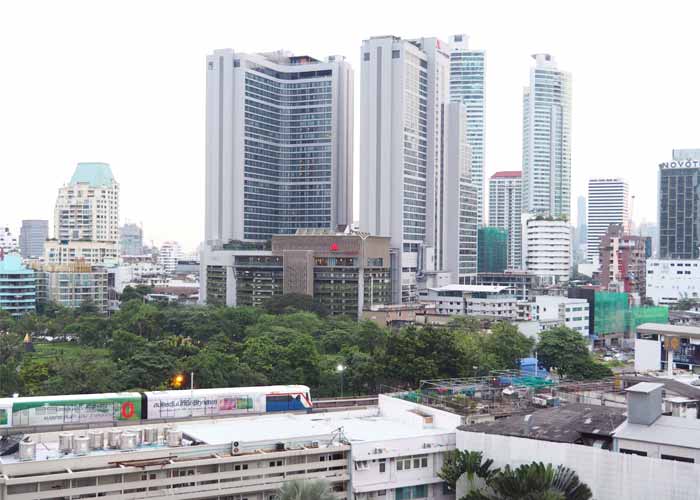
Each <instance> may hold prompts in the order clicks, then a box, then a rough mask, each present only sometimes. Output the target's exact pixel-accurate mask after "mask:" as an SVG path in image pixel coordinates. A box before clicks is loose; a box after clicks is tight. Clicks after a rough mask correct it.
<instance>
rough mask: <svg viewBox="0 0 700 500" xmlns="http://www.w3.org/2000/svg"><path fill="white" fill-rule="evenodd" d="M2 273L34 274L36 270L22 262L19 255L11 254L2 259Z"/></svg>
mask: <svg viewBox="0 0 700 500" xmlns="http://www.w3.org/2000/svg"><path fill="white" fill-rule="evenodd" d="M0 274H34V271H32V270H31V269H27V268H26V267H25V266H24V265H23V264H22V258H21V257H20V256H19V255H15V254H11V255H5V256H4V258H1V259H0Z"/></svg>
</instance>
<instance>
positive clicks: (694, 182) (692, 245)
mask: <svg viewBox="0 0 700 500" xmlns="http://www.w3.org/2000/svg"><path fill="white" fill-rule="evenodd" d="M698 190H700V150H697V149H674V150H673V160H672V161H670V162H664V163H661V164H659V196H658V199H659V252H658V256H659V258H662V259H697V258H700V200H699V199H698V195H697V193H698Z"/></svg>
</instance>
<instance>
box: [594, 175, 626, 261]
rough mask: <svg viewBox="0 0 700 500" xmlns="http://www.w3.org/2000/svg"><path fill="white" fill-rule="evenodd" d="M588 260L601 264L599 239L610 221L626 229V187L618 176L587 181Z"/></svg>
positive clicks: (606, 229) (624, 182) (624, 181)
mask: <svg viewBox="0 0 700 500" xmlns="http://www.w3.org/2000/svg"><path fill="white" fill-rule="evenodd" d="M587 221H588V222H587V231H588V235H587V251H586V255H587V259H588V262H590V263H591V264H596V265H600V242H601V238H602V237H603V236H604V235H605V233H606V232H607V231H608V228H609V227H610V225H611V224H615V225H622V227H623V229H624V230H625V231H629V229H630V226H629V188H628V186H627V181H626V180H624V179H619V178H609V179H590V180H589V181H588V219H587Z"/></svg>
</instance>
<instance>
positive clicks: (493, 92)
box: [0, 0, 700, 250]
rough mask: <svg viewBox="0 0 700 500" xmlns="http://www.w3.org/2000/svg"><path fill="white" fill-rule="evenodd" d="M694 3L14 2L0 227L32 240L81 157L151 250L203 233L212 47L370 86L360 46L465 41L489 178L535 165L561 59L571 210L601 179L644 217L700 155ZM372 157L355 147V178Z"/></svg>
mask: <svg viewBox="0 0 700 500" xmlns="http://www.w3.org/2000/svg"><path fill="white" fill-rule="evenodd" d="M694 5H695V4H694V3H693V2H670V1H666V2H640V1H635V2H619V1H609V0H608V1H601V2H597V1H585V2H584V1H581V2H576V3H574V2H569V1H562V0H558V1H553V2H529V1H524V0H519V1H514V2H504V1H493V0H491V1H483V2H481V1H479V2H473V1H464V0H463V1H459V2H437V3H436V2H425V1H421V2H412V1H406V0H404V1H397V2H389V1H372V2H361V1H352V2H351V1H345V2H334V1H329V0H326V1H322V2H305V1H301V0H296V1H284V2H273V1H269V0H268V1H263V2H252V1H251V2H242V1H232V0H231V1H226V2H214V1H204V0H199V1H191V2H187V3H185V2H175V1H163V2H157V1H133V2H132V1H125V0H121V1H115V2H101V1H96V0H92V1H85V2H80V1H67V0H66V1H60V2H57V1H46V2H36V1H3V2H2V3H0V183H1V184H0V223H7V224H10V226H12V227H13V228H14V230H16V231H18V230H19V224H20V221H21V219H24V218H44V219H50V220H52V218H53V205H54V202H55V197H56V192H57V189H58V187H59V186H60V185H61V184H63V183H65V182H67V181H68V180H69V178H70V176H71V174H72V172H73V169H74V167H75V164H76V163H77V162H80V161H104V162H108V163H110V164H111V165H112V170H113V172H114V174H115V176H116V178H117V180H118V181H119V183H120V186H121V218H122V221H136V222H142V223H143V225H144V231H145V236H146V239H147V241H148V242H150V241H151V240H153V241H154V242H155V243H160V242H162V241H164V240H167V239H176V240H179V241H181V242H182V243H183V244H184V246H185V248H186V249H188V250H191V249H194V248H195V247H196V246H197V244H198V243H199V241H200V240H201V238H202V237H203V223H204V208H203V207H204V97H205V96H204V77H205V65H204V61H205V56H206V54H207V53H209V52H211V51H212V50H214V49H216V48H223V47H232V48H234V49H236V50H239V51H250V52H257V51H270V50H275V49H280V48H283V49H287V50H290V51H292V52H295V53H298V54H309V55H312V56H315V57H318V58H324V57H325V56H327V55H329V54H342V55H345V56H346V57H347V58H348V59H349V61H350V62H351V64H352V65H353V66H354V67H355V69H356V74H355V78H356V79H358V78H359V53H360V43H361V41H362V40H363V39H364V38H367V37H369V36H375V35H385V34H394V35H397V36H401V37H418V36H438V37H440V38H442V39H443V40H447V38H448V36H449V35H451V34H454V33H467V34H468V35H469V36H470V43H471V45H472V46H473V47H474V48H483V49H485V50H486V51H487V74H486V159H485V164H486V174H487V176H489V175H491V173H493V172H495V171H497V170H518V169H520V168H521V140H522V105H521V96H522V87H523V86H524V85H527V83H528V75H529V70H528V68H529V67H530V65H531V59H530V57H529V56H530V54H533V53H535V52H548V53H551V54H553V55H554V56H555V57H556V59H557V61H558V62H559V66H560V67H561V68H562V69H565V70H568V71H570V72H571V73H572V74H573V111H572V116H573V118H572V121H573V131H572V143H573V150H572V170H573V173H572V178H573V186H572V188H573V189H572V207H573V208H574V210H575V207H576V197H577V196H578V195H579V194H585V190H586V182H587V180H588V179H589V178H590V177H597V176H622V177H625V178H627V179H628V180H629V182H630V186H631V192H632V193H633V194H635V195H636V201H635V204H634V217H635V219H636V220H637V221H642V220H647V221H654V220H655V219H656V203H657V201H656V183H657V180H656V174H657V164H658V163H659V162H661V161H665V160H668V159H670V155H671V149H673V148H693V147H700V126H699V125H698V122H697V121H696V120H698V118H699V117H700V99H699V98H698V97H699V96H698V94H699V93H700V85H699V82H700V78H699V76H700V64H699V59H700V53H699V52H700V43H699V37H698V33H699V32H698V22H697V19H698V14H699V13H700V12H698V10H700V4H697V5H698V6H699V7H695V6H694ZM355 88H356V90H357V89H359V85H356V87H355ZM359 101H360V96H359V91H358V93H357V94H356V95H355V102H356V104H359ZM355 123H356V125H357V124H359V117H356V120H355ZM355 132H356V136H357V135H358V134H357V132H358V130H357V128H356V130H355ZM356 143H357V144H356V145H357V146H358V147H359V139H356ZM358 160H359V153H358V152H356V155H355V173H356V185H357V183H358V182H359V181H360V180H359V179H357V177H358V173H359V165H358V164H357V161H358ZM355 213H356V214H357V213H358V209H357V207H355ZM573 220H574V221H575V220H576V218H575V214H574V217H573Z"/></svg>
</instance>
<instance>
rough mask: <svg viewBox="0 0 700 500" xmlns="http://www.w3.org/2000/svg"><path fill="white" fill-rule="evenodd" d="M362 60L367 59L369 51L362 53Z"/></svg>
mask: <svg viewBox="0 0 700 500" xmlns="http://www.w3.org/2000/svg"><path fill="white" fill-rule="evenodd" d="M362 60H363V61H369V52H365V53H364V54H362Z"/></svg>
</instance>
